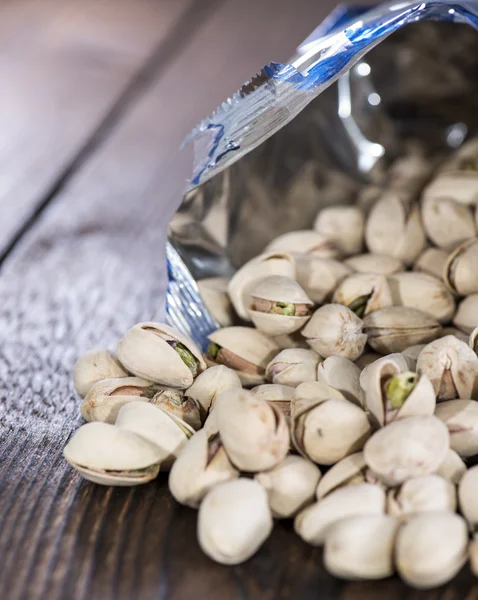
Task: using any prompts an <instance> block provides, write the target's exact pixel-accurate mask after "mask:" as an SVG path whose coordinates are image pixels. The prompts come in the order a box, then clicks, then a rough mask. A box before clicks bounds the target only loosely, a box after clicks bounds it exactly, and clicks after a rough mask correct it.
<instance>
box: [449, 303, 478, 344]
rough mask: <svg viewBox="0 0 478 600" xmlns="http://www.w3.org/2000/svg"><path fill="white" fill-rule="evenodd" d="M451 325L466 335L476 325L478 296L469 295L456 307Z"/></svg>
mask: <svg viewBox="0 0 478 600" xmlns="http://www.w3.org/2000/svg"><path fill="white" fill-rule="evenodd" d="M453 325H455V327H458V329H461V331H464V332H465V333H467V334H468V335H469V334H470V333H471V332H472V331H473V330H474V329H475V327H476V326H477V325H478V294H470V295H469V296H466V298H463V300H462V301H461V302H460V304H459V305H458V308H457V311H456V313H455V316H454V317H453Z"/></svg>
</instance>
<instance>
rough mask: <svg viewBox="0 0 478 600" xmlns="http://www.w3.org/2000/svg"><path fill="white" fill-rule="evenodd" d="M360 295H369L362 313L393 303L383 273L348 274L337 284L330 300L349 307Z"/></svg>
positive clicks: (365, 313)
mask: <svg viewBox="0 0 478 600" xmlns="http://www.w3.org/2000/svg"><path fill="white" fill-rule="evenodd" d="M362 296H370V298H369V299H368V300H367V303H366V305H365V307H364V312H363V315H368V314H369V313H371V312H373V311H374V310H378V309H380V308H384V307H385V306H392V304H393V302H392V296H391V293H390V289H389V287H388V282H387V278H386V277H385V276H384V275H375V274H373V273H353V274H352V275H349V276H348V277H346V278H345V279H344V280H343V281H342V282H341V283H340V284H339V285H338V286H337V289H336V290H335V292H334V295H333V298H332V300H333V302H336V303H338V304H343V305H344V306H349V307H350V306H351V305H352V306H353V302H354V301H356V300H357V299H358V298H360V297H362Z"/></svg>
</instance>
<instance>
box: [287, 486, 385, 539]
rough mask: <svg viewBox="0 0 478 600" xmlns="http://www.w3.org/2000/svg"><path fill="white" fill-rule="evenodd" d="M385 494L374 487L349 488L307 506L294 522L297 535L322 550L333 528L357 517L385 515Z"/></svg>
mask: <svg viewBox="0 0 478 600" xmlns="http://www.w3.org/2000/svg"><path fill="white" fill-rule="evenodd" d="M385 499H386V498H385V492H384V491H383V490H381V489H380V488H379V487H378V486H376V485H372V484H371V483H359V484H357V485H347V486H345V487H341V488H339V489H336V490H334V491H331V492H330V493H329V494H328V495H327V496H326V497H325V498H323V499H322V500H319V501H318V502H315V503H314V504H311V505H310V506H307V507H306V508H304V510H302V511H301V512H300V513H299V514H298V515H297V516H296V518H295V520H294V529H295V532H296V533H297V534H298V535H299V536H300V537H301V538H302V539H303V540H304V541H305V542H307V543H308V544H312V545H313V546H321V545H322V544H323V543H324V542H325V537H326V535H327V531H328V529H329V528H330V526H331V525H333V524H334V523H336V522H337V521H340V520H341V519H344V518H346V517H352V516H354V515H377V514H383V513H384V512H385Z"/></svg>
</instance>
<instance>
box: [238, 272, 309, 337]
mask: <svg viewBox="0 0 478 600" xmlns="http://www.w3.org/2000/svg"><path fill="white" fill-rule="evenodd" d="M249 293H250V295H251V298H252V300H251V304H250V306H249V317H250V319H251V320H252V322H253V323H254V325H255V326H256V327H257V329H259V330H261V331H263V332H264V333H267V334H268V335H273V336H275V335H284V334H289V333H293V332H294V331H297V330H298V329H301V328H302V327H303V326H304V325H305V324H306V323H307V321H308V320H309V318H310V315H311V314H312V308H313V306H314V303H313V302H312V300H311V299H310V298H309V297H308V296H307V294H306V293H305V292H304V290H303V289H302V288H301V287H300V285H299V284H298V283H297V282H296V281H295V280H294V279H291V278H290V277H284V276H283V275H269V276H268V277H264V279H261V280H260V281H258V282H255V283H254V284H253V285H251V286H250V288H249Z"/></svg>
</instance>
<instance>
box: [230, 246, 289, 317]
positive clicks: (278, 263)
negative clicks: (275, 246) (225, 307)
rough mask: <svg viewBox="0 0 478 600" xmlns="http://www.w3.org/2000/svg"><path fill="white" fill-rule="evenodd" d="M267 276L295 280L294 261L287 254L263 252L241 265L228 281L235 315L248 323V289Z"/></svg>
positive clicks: (249, 301)
mask: <svg viewBox="0 0 478 600" xmlns="http://www.w3.org/2000/svg"><path fill="white" fill-rule="evenodd" d="M268 275H284V276H285V277H291V278H292V279H295V260H294V258H293V257H292V256H291V255H290V254H289V253H288V252H280V251H277V252H274V251H273V252H265V253H264V254H260V255H259V256H256V257H255V258H253V259H251V260H250V261H248V262H247V263H246V264H245V265H243V266H242V267H241V268H240V269H239V270H238V271H237V272H236V273H235V274H234V275H233V276H232V277H231V280H230V281H229V286H228V292H229V297H230V299H231V302H232V304H233V306H234V308H235V310H236V313H237V314H238V315H239V316H240V317H241V319H243V320H244V321H250V317H249V313H248V310H247V309H248V307H249V305H250V303H251V296H250V294H249V287H250V286H251V285H254V284H255V283H256V281H261V280H262V279H263V278H264V277H267V276H268Z"/></svg>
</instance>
